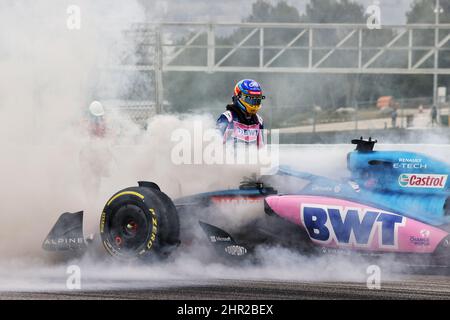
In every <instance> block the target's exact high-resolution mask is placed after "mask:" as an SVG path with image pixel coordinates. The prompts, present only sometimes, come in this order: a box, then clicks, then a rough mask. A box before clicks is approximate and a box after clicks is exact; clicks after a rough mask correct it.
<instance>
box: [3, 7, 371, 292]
mask: <svg viewBox="0 0 450 320" xmlns="http://www.w3.org/2000/svg"><path fill="white" fill-rule="evenodd" d="M72 4H75V5H77V6H78V7H79V8H80V9H81V28H80V29H79V30H70V29H68V28H67V19H68V14H67V8H68V6H69V5H72ZM155 15H157V13H154V12H152V14H151V16H155ZM144 17H145V12H144V11H143V9H142V8H141V7H140V6H139V4H138V3H137V2H135V1H127V2H124V1H110V0H96V1H95V2H94V1H89V0H80V1H70V2H69V1H62V0H58V1H56V0H54V1H52V0H46V1H38V2H31V1H2V2H1V3H0V23H1V25H0V38H1V39H2V42H1V43H0V70H1V73H0V147H1V149H2V158H1V166H0V177H2V184H1V186H0V194H1V199H0V221H1V223H2V224H1V225H2V231H1V232H0V259H1V260H0V261H1V262H0V266H1V267H0V279H2V281H0V282H2V283H3V285H2V286H0V289H2V290H6V289H9V290H15V289H30V285H29V284H30V283H34V284H36V283H38V284H36V286H35V287H34V288H40V289H44V290H45V289H47V290H49V289H55V288H60V287H61V286H63V285H64V284H65V280H61V279H65V278H64V277H65V266H66V264H62V265H61V264H56V265H54V264H52V262H51V261H49V260H46V258H47V257H48V255H46V254H44V253H43V251H42V250H41V248H40V246H41V243H42V241H43V240H44V238H45V237H46V235H47V233H48V231H49V230H50V229H51V227H52V226H53V224H54V223H55V222H56V219H57V218H58V216H59V214H60V213H62V212H65V211H69V212H75V211H78V210H82V209H84V210H85V229H86V233H89V232H93V233H94V232H97V228H98V219H99V213H100V212H101V210H102V206H103V204H104V202H105V201H106V200H107V199H108V198H109V197H110V196H111V195H112V194H113V193H115V192H116V191H117V190H119V189H121V188H125V187H128V186H132V185H136V181H138V180H149V181H154V182H156V183H158V184H159V185H160V186H161V188H162V189H163V190H164V191H165V192H166V193H167V194H168V195H170V196H171V197H178V196H183V195H189V194H193V193H197V192H204V191H210V190H214V189H221V188H233V187H236V186H237V185H238V183H239V181H240V179H241V178H242V177H243V176H246V175H250V174H252V173H254V172H257V169H258V168H257V167H255V166H245V165H242V166H233V167H226V166H217V165H215V166H214V165H211V166H205V165H195V164H192V165H179V166H177V165H175V164H173V162H172V160H171V151H172V148H173V146H174V142H173V141H171V133H172V132H173V130H174V129H176V128H186V129H187V130H188V131H190V132H192V130H193V125H194V123H195V122H196V121H200V122H201V123H202V124H203V126H204V128H213V126H214V118H213V117H211V116H204V117H195V116H192V117H190V116H177V115H162V116H157V117H154V118H152V119H150V120H149V122H148V130H147V131H142V130H141V129H140V128H139V127H138V126H137V125H135V124H134V123H133V122H131V121H130V120H129V119H128V118H126V117H124V116H123V115H121V114H115V113H113V112H112V111H111V110H109V111H110V113H109V114H108V117H109V121H110V124H111V130H112V132H113V133H112V134H111V135H110V136H109V137H108V138H105V139H104V140H95V139H90V138H89V136H88V132H87V130H86V126H85V123H84V122H83V121H84V120H83V119H84V115H85V112H86V108H87V106H88V104H89V103H90V100H89V99H90V98H91V96H92V92H94V94H95V90H102V91H103V92H104V91H105V90H106V91H110V92H109V93H110V94H111V95H114V94H116V93H118V92H126V90H127V89H130V88H127V87H125V88H124V87H123V86H124V84H127V83H132V81H131V82H130V81H129V80H130V79H129V75H128V74H124V75H123V77H122V78H119V79H118V80H117V82H116V83H104V82H101V83H100V84H99V83H98V79H97V73H98V72H99V71H98V70H99V67H100V66H102V65H108V64H110V65H112V64H115V63H118V62H119V61H120V60H121V59H122V58H123V57H124V56H126V55H127V54H128V53H129V52H128V50H127V47H126V46H124V43H127V42H126V41H125V40H124V38H123V33H122V32H121V30H122V29H124V28H126V27H127V26H129V24H130V23H131V22H142V21H144ZM129 59H131V61H133V59H135V57H133V56H131V57H129ZM119 132H120V134H119ZM82 150H85V151H86V150H87V153H88V156H87V157H86V158H83V157H81V158H83V159H85V160H86V161H83V160H82V159H81V158H80V154H81V153H82ZM346 150H347V149H343V148H341V147H329V146H326V147H325V146H322V147H320V148H315V147H311V148H301V149H300V151H299V150H298V149H294V151H292V150H285V152H284V153H282V155H281V160H282V161H281V162H284V163H287V164H291V165H293V166H294V167H297V168H299V169H304V170H308V169H311V170H312V171H313V172H317V173H319V172H321V173H325V174H327V175H333V174H336V173H338V174H339V175H342V173H344V172H345V171H344V170H343V169H344V168H345V153H346ZM86 163H87V164H86ZM86 173H88V174H87V179H86ZM235 209H236V210H231V211H227V212H228V214H231V216H224V221H225V222H227V221H228V222H229V221H232V222H233V223H234V225H230V227H231V228H233V227H235V226H236V224H237V225H239V224H240V222H245V221H247V220H248V219H249V217H254V216H255V215H257V214H260V213H261V212H262V211H261V209H262V208H261V207H256V208H255V207H251V208H248V207H238V208H235ZM262 250H264V252H265V253H264V254H263V256H264V257H265V258H264V259H263V261H262V263H261V264H259V265H257V266H255V265H243V266H236V267H234V268H230V267H229V266H226V265H223V264H221V263H219V262H217V261H216V260H215V258H214V257H211V258H210V259H206V261H205V256H204V255H203V253H206V252H208V248H205V247H203V246H199V247H197V248H196V249H195V250H194V249H192V248H186V250H179V251H178V252H177V253H176V254H175V256H174V257H173V259H172V260H170V261H168V262H166V263H164V262H163V263H161V264H156V265H151V266H140V265H130V266H124V265H122V264H116V263H113V264H109V263H104V262H101V261H100V262H99V261H97V260H95V259H94V262H95V263H92V262H93V260H92V259H91V258H86V259H84V260H81V261H76V263H79V264H80V265H81V266H82V268H83V270H85V272H84V274H85V275H86V277H87V278H88V279H90V280H92V281H93V283H94V284H95V283H96V284H98V283H100V282H101V281H99V279H100V280H105V279H106V280H107V279H110V280H111V281H112V282H113V281H115V280H120V279H124V278H127V279H135V280H139V279H144V280H156V279H160V280H177V281H182V280H184V279H194V278H200V279H215V278H224V277H225V278H234V279H241V278H246V279H251V278H252V279H279V280H361V278H364V272H365V269H364V268H363V267H361V268H360V269H358V270H360V272H359V271H358V272H353V271H354V270H356V269H355V267H354V266H355V264H354V263H353V264H351V263H350V262H347V260H345V259H335V260H333V261H331V260H330V259H326V258H325V259H322V258H307V257H304V256H302V255H299V254H298V253H295V252H292V251H290V250H287V249H279V248H264V249H262ZM358 263H359V262H358ZM360 265H361V266H364V265H365V264H364V262H362V263H361V264H360ZM351 266H353V268H351ZM99 270H101V272H100V271H99ZM150 270H151V272H149V271H150ZM348 270H352V272H351V273H349V272H348ZM174 275H176V276H174ZM55 279H56V280H55ZM95 279H97V280H95ZM3 280H4V281H3ZM6 280H8V281H6ZM32 280H33V281H36V282H33V281H32ZM55 281H56V282H55Z"/></svg>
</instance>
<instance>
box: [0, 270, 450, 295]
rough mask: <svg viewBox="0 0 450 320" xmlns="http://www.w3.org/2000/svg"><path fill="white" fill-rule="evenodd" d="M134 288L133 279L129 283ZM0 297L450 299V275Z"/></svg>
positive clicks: (216, 283)
mask: <svg viewBox="0 0 450 320" xmlns="http://www.w3.org/2000/svg"><path fill="white" fill-rule="evenodd" d="M129 285H130V288H133V283H129ZM0 299H51V300H58V299H64V300H71V299H108V300H116V299H150V300H158V299H159V300H169V299H170V300H176V299H194V300H196V299H199V300H206V299H207V300H210V299H225V300H228V299H233V300H234V299H236V300H238V299H270V300H272V299H273V300H277V299H282V300H287V299H370V300H373V299H446V300H449V299H450V277H447V276H423V275H415V276H408V277H407V278H406V279H404V280H401V281H391V282H382V284H381V288H380V289H368V288H367V285H366V283H355V282H287V281H243V280H239V281H236V280H214V281H209V282H202V283H192V284H186V283H185V284H183V285H181V286H179V285H177V284H176V283H161V284H160V285H156V286H155V284H154V283H152V284H149V286H148V288H146V287H145V283H144V284H143V283H139V289H120V290H118V289H114V290H102V291H95V290H93V291H77V290H74V291H69V290H67V291H59V292H58V291H57V292H39V291H35V292H13V291H9V292H1V293H0Z"/></svg>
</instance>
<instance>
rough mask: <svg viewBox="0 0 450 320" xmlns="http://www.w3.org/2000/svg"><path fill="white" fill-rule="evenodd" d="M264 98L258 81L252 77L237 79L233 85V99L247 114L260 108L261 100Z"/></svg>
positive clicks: (254, 112)
mask: <svg viewBox="0 0 450 320" xmlns="http://www.w3.org/2000/svg"><path fill="white" fill-rule="evenodd" d="M263 99H265V96H263V95H262V89H261V86H260V84H259V83H258V82H256V81H255V80H252V79H244V80H241V81H239V82H238V83H237V84H236V86H235V87H234V97H233V100H234V101H235V102H236V104H237V105H238V106H239V107H240V108H241V109H242V110H243V111H245V112H247V113H248V114H256V113H257V112H258V110H259V108H261V101H262V100H263Z"/></svg>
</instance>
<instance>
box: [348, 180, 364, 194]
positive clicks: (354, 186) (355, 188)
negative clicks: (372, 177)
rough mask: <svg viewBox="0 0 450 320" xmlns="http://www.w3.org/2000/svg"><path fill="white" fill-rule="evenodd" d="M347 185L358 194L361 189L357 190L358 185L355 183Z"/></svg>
mask: <svg viewBox="0 0 450 320" xmlns="http://www.w3.org/2000/svg"><path fill="white" fill-rule="evenodd" d="M348 184H349V185H350V187H352V189H353V190H355V191H356V192H360V191H361V189H360V188H359V184H358V183H356V182H355V181H349V182H348Z"/></svg>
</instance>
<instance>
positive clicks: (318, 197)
mask: <svg viewBox="0 0 450 320" xmlns="http://www.w3.org/2000/svg"><path fill="white" fill-rule="evenodd" d="M376 142H377V141H375V140H372V139H368V140H364V139H363V138H361V139H357V140H353V141H352V143H353V144H356V150H354V151H352V152H350V153H348V156H347V167H348V170H349V171H350V173H351V176H350V178H348V179H346V180H339V181H337V180H332V179H329V178H326V177H322V176H317V175H313V174H309V173H305V172H299V171H295V170H292V169H291V168H289V167H283V166H281V167H279V168H278V171H277V173H276V174H275V175H273V176H266V177H261V178H258V179H256V178H254V179H247V180H245V181H243V182H242V183H241V185H240V186H239V188H237V189H232V190H221V191H214V192H209V193H202V194H197V195H193V196H188V197H184V198H180V199H176V200H173V201H172V200H171V199H170V198H169V197H168V196H167V195H166V194H164V193H163V192H162V191H161V190H160V188H159V187H158V186H157V185H156V184H155V183H152V182H139V185H138V186H136V187H130V188H126V189H123V190H121V191H119V192H117V193H116V194H114V195H113V196H112V197H111V198H110V199H109V200H108V201H107V203H106V205H105V207H104V210H103V212H102V214H101V218H100V237H101V242H102V244H103V247H104V248H105V249H106V251H107V252H108V253H109V254H110V255H112V256H114V257H118V258H122V259H135V258H143V259H154V258H163V257H166V256H168V255H169V254H170V253H171V252H173V251H174V250H175V249H176V248H179V247H180V245H181V246H183V245H189V244H192V243H195V242H193V241H192V237H194V234H195V232H194V231H195V230H197V231H198V230H202V232H203V233H202V237H203V240H206V241H207V242H210V243H211V244H212V246H213V248H214V249H215V251H216V252H217V253H219V254H220V255H222V256H225V257H227V258H228V259H242V258H248V257H249V256H252V253H253V252H254V250H255V248H256V247H257V246H259V245H261V244H264V245H281V246H288V247H289V248H293V249H298V250H300V251H302V252H307V253H308V252H313V253H314V252H331V253H332V252H339V251H345V252H349V251H350V252H351V253H357V254H366V255H371V256H373V255H375V256H376V255H386V254H388V255H389V254H392V255H394V256H396V257H407V258H408V259H409V258H411V257H418V258H419V259H420V261H421V262H422V263H424V262H425V261H426V264H431V265H437V266H448V265H449V262H450V235H449V232H450V182H449V181H448V175H449V174H450V166H449V165H448V164H446V163H443V162H441V161H438V160H436V159H433V158H431V157H428V156H426V155H423V154H420V153H413V152H401V151H373V148H374V145H375V143H376ZM287 179H289V180H290V182H289V183H284V182H285V181H287ZM292 180H294V182H292ZM277 181H281V185H283V184H288V185H289V190H287V191H286V192H283V193H281V192H280V191H277V190H276V189H275V188H274V187H273V186H274V185H275V184H276V182H277ZM233 203H244V204H245V203H257V204H258V203H259V204H260V209H261V211H264V213H262V214H261V215H258V216H256V217H255V219H253V220H252V221H246V222H243V223H242V224H241V225H238V226H237V227H236V226H234V227H233V228H232V231H230V230H229V229H227V231H225V228H224V227H223V225H222V224H221V221H223V220H221V219H218V220H217V221H211V220H214V214H213V213H214V212H215V211H217V210H219V207H222V209H221V210H223V205H225V207H226V206H227V205H231V204H233ZM225 210H226V209H225ZM219 217H220V215H219ZM82 227H83V213H82V212H78V213H64V214H63V215H61V217H60V218H59V219H58V221H57V223H56V225H55V226H54V227H53V229H52V230H51V231H50V233H49V235H48V237H47V239H46V240H45V241H44V243H43V248H44V249H45V250H49V251H69V252H72V253H74V252H83V251H84V250H86V248H87V247H88V246H89V243H90V241H87V240H86V239H85V238H84V236H83V231H82ZM205 235H206V237H205Z"/></svg>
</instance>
